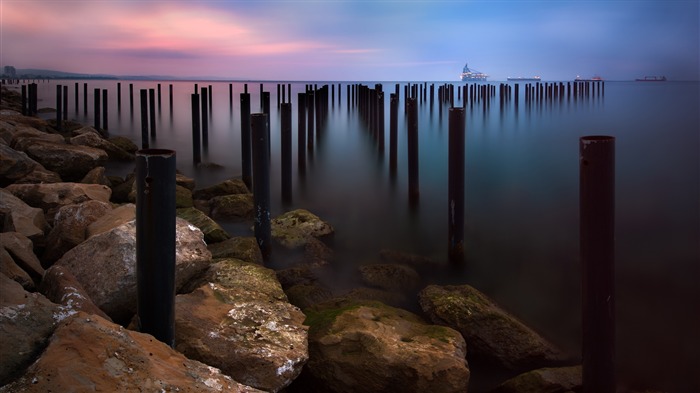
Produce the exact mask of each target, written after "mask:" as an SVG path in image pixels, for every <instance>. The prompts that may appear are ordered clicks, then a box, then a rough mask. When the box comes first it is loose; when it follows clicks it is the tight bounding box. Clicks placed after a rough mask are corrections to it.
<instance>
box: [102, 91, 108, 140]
mask: <svg viewBox="0 0 700 393" xmlns="http://www.w3.org/2000/svg"><path fill="white" fill-rule="evenodd" d="M107 93H108V92H107V89H102V128H103V129H104V130H107V129H108V128H109V126H108V123H109V121H108V119H107V108H108V104H107Z"/></svg>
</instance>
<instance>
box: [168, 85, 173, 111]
mask: <svg viewBox="0 0 700 393" xmlns="http://www.w3.org/2000/svg"><path fill="white" fill-rule="evenodd" d="M168 98H169V100H168V102H169V105H170V114H171V115H172V113H173V84H172V83H171V84H169V85H168Z"/></svg>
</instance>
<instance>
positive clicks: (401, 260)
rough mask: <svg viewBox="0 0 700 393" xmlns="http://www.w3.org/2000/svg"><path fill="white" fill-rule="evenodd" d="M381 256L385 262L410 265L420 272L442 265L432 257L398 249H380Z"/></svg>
mask: <svg viewBox="0 0 700 393" xmlns="http://www.w3.org/2000/svg"><path fill="white" fill-rule="evenodd" d="M379 258H380V259H381V260H382V261H384V262H385V263H392V264H399V265H406V266H410V267H412V268H414V269H416V270H417V271H419V272H424V271H433V270H434V269H436V268H439V267H440V265H439V263H437V262H436V261H435V260H433V259H431V258H428V257H424V256H421V255H416V254H411V253H407V252H403V251H398V250H390V249H384V250H380V251H379Z"/></svg>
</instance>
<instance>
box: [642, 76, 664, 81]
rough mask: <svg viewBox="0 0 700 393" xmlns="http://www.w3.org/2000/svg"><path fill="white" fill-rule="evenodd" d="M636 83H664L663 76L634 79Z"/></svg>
mask: <svg viewBox="0 0 700 393" xmlns="http://www.w3.org/2000/svg"><path fill="white" fill-rule="evenodd" d="M635 81H637V82H666V77H665V76H645V77H644V78H637V79H635Z"/></svg>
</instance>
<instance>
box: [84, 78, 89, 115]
mask: <svg viewBox="0 0 700 393" xmlns="http://www.w3.org/2000/svg"><path fill="white" fill-rule="evenodd" d="M83 113H84V114H85V115H87V113H88V85H87V83H83Z"/></svg>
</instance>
